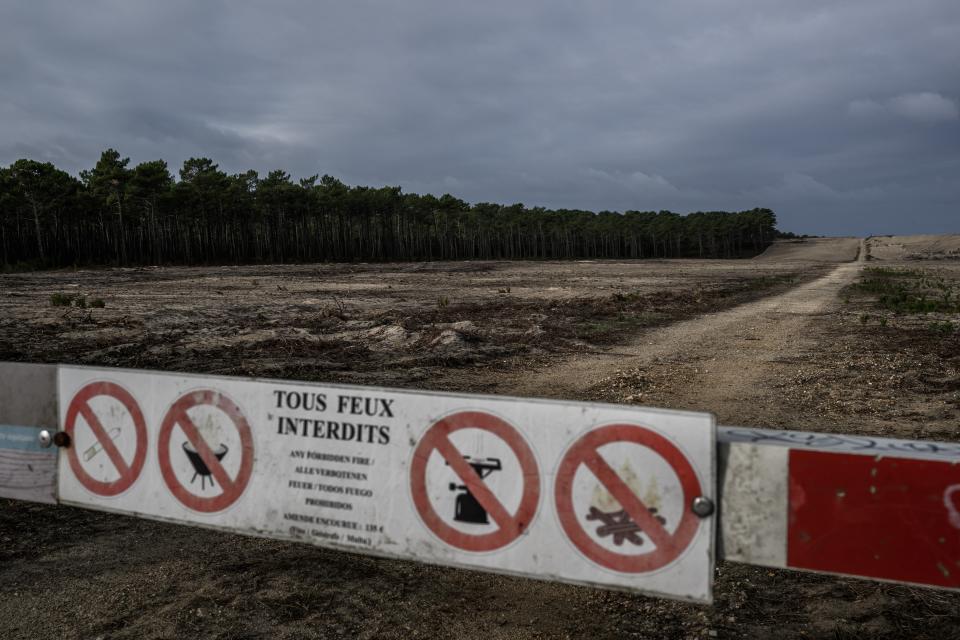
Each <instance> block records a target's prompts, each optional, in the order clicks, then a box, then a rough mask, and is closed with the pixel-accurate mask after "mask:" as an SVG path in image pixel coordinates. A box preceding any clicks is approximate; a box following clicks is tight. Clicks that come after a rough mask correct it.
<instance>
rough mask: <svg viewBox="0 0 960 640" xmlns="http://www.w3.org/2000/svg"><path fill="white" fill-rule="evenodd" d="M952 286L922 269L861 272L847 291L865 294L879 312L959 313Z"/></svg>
mask: <svg viewBox="0 0 960 640" xmlns="http://www.w3.org/2000/svg"><path fill="white" fill-rule="evenodd" d="M954 286H955V285H954V283H953V282H951V281H949V280H947V279H946V278H944V277H943V276H940V275H938V274H936V273H934V272H931V271H928V270H926V269H891V268H887V267H873V268H868V269H864V272H863V275H862V276H861V278H860V282H857V283H856V284H853V285H851V286H850V287H849V288H848V289H849V291H845V292H844V295H846V296H849V294H850V292H859V293H864V294H869V295H871V296H873V297H874V299H875V301H876V303H877V304H878V305H879V306H880V307H881V308H883V309H887V310H889V311H893V312H894V313H898V314H913V313H949V314H952V313H960V296H958V295H957V292H956V290H955V289H954Z"/></svg>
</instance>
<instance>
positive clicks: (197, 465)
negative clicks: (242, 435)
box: [183, 440, 228, 489]
mask: <svg viewBox="0 0 960 640" xmlns="http://www.w3.org/2000/svg"><path fill="white" fill-rule="evenodd" d="M227 451H228V449H227V445H225V444H223V443H222V442H221V443H220V446H219V447H217V448H216V449H215V450H214V451H213V455H214V456H215V457H216V458H217V461H218V462H219V461H220V460H223V457H224V456H225V455H227ZM183 452H184V453H186V454H187V459H188V460H190V464H191V465H192V466H193V477H192V478H190V484H193V481H194V480H196V479H197V476H200V489H205V488H206V486H207V480H209V481H210V486H211V487H212V486H214V485H215V483H214V481H213V472H211V471H210V469H209V468H208V467H207V463H206V462H204V461H203V458H201V457H200V454H199V453H197V450H196V448H195V447H194V446H193V445H192V444H191V443H190V441H189V440H185V441H184V443H183Z"/></svg>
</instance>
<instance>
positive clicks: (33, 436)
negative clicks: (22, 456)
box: [0, 424, 57, 455]
mask: <svg viewBox="0 0 960 640" xmlns="http://www.w3.org/2000/svg"><path fill="white" fill-rule="evenodd" d="M39 435H40V430H39V429H38V428H37V427H21V426H17V425H12V424H0V449H7V450H13V451H35V452H37V453H49V454H51V455H53V454H56V452H57V450H56V448H55V447H50V448H48V449H44V448H43V447H41V446H40V440H39V438H38V436H39Z"/></svg>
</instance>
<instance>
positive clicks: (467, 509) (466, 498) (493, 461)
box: [447, 456, 503, 524]
mask: <svg viewBox="0 0 960 640" xmlns="http://www.w3.org/2000/svg"><path fill="white" fill-rule="evenodd" d="M463 459H464V460H466V461H467V463H468V464H469V465H470V466H471V467H473V470H474V471H476V472H477V475H478V476H480V478H481V479H483V478H486V477H487V476H489V475H490V474H491V473H493V472H494V471H500V470H501V469H503V466H502V465H501V464H500V459H499V458H485V459H481V458H474V459H471V458H470V456H463ZM447 464H448V465H449V464H450V463H449V462H448V463H447ZM450 491H462V492H463V493H461V494H459V495H457V502H456V504H455V505H454V513H453V519H454V520H456V521H457V522H469V523H470V524H490V519H489V518H488V517H487V510H486V509H484V508H483V505H481V504H480V503H479V502H478V501H477V499H476V497H475V496H474V495H473V494H472V493H471V492H470V489H469V488H468V487H467V485H465V484H457V483H456V482H451V483H450Z"/></svg>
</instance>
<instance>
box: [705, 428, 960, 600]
mask: <svg viewBox="0 0 960 640" xmlns="http://www.w3.org/2000/svg"><path fill="white" fill-rule="evenodd" d="M717 439H718V453H719V456H718V459H719V467H720V469H719V473H720V479H719V488H720V514H719V515H720V522H719V525H720V539H719V549H718V556H719V557H721V558H725V559H727V560H732V561H735V562H744V563H748V564H756V565H763V566H769V567H782V568H787V569H801V570H807V571H818V572H825V573H833V574H839V575H848V576H857V577H862V578H872V579H876V580H884V581H892V582H905V583H911V584H917V585H924V586H931V587H941V588H948V589H960V443H941V442H925V441H917V440H895V439H889V438H874V437H870V436H856V435H845V434H839V433H835V434H829V433H808V432H799V431H774V430H767V429H753V428H746V427H718V433H717Z"/></svg>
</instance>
